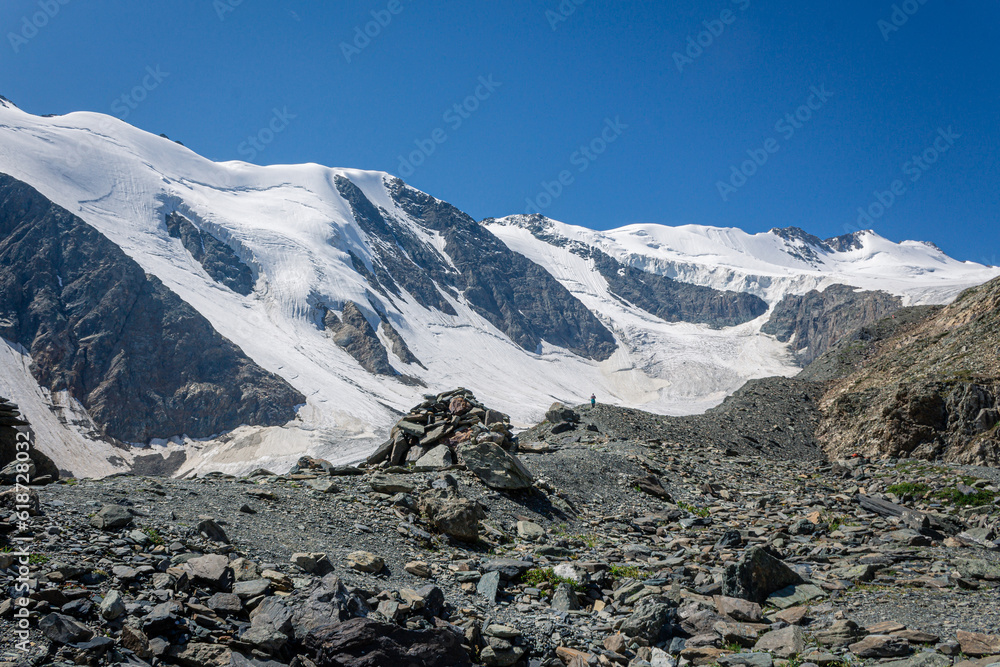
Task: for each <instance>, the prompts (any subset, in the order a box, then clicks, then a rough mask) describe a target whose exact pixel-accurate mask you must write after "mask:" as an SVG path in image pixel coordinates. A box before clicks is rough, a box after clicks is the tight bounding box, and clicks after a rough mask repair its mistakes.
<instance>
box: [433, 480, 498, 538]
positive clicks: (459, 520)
mask: <svg viewBox="0 0 1000 667" xmlns="http://www.w3.org/2000/svg"><path fill="white" fill-rule="evenodd" d="M420 513H421V514H423V515H424V516H425V517H426V518H427V521H428V522H429V523H430V525H431V526H432V527H433V528H434V529H435V530H437V531H439V532H442V533H444V534H445V535H449V536H451V537H454V538H455V539H458V540H462V541H463V542H475V541H477V540H478V539H479V519H480V518H481V517H482V515H483V511H482V509H481V508H480V507H479V504H478V503H476V502H475V501H472V500H469V499H468V498H461V497H459V496H450V495H448V494H447V493H445V492H435V491H430V492H427V493H425V494H424V495H423V496H421V498H420Z"/></svg>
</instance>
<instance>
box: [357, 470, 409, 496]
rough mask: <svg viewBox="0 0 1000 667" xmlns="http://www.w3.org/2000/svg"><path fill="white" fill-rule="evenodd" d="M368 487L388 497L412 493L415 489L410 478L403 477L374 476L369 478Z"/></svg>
mask: <svg viewBox="0 0 1000 667" xmlns="http://www.w3.org/2000/svg"><path fill="white" fill-rule="evenodd" d="M369 485H370V486H371V487H372V490H373V491H376V492H378V493H385V494H388V495H395V494H397V493H413V491H414V490H415V489H416V488H417V485H416V483H415V482H414V480H413V479H412V478H410V477H405V476H403V475H375V476H373V477H372V478H371V481H370V482H369Z"/></svg>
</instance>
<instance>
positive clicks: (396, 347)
mask: <svg viewBox="0 0 1000 667" xmlns="http://www.w3.org/2000/svg"><path fill="white" fill-rule="evenodd" d="M381 329H382V334H383V335H384V336H385V337H386V338H388V339H389V342H390V343H392V353H393V354H395V355H396V356H397V357H399V360H400V361H402V362H403V363H404V364H416V365H417V366H420V367H421V368H423V369H426V368H427V367H426V366H424V365H423V364H422V363H420V360H419V359H417V357H416V356H415V355H414V354H413V352H410V346H409V345H407V344H406V341H405V340H403V337H402V336H400V335H399V332H398V331H396V328H395V327H394V326H392V325H391V324H389V320H382V325H381Z"/></svg>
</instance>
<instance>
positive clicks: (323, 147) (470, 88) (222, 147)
mask: <svg viewBox="0 0 1000 667" xmlns="http://www.w3.org/2000/svg"><path fill="white" fill-rule="evenodd" d="M894 5H895V6H894ZM373 12H374V13H373ZM40 13H41V14H40ZM373 22H374V23H373ZM880 22H881V23H880ZM0 26H2V28H3V43H2V44H0V94H3V95H5V96H6V97H9V98H10V99H11V100H13V101H14V102H15V103H17V104H18V105H19V106H20V107H21V108H23V109H25V110H26V111H30V112H32V113H65V112H69V111H74V110H91V111H98V112H103V113H108V114H111V115H116V116H118V117H125V119H126V120H127V121H128V122H130V123H132V124H134V125H137V126H138V127H141V128H143V129H146V130H149V131H151V132H154V133H157V134H159V133H166V134H167V135H169V136H170V137H171V138H172V139H177V140H180V141H182V142H183V143H184V144H185V145H187V146H189V147H191V148H192V149H194V150H195V151H197V152H199V153H201V154H203V155H205V156H207V157H209V158H211V159H215V160H231V159H247V160H250V161H252V162H255V163H258V164H272V163H293V162H318V163H322V164H327V165H331V166H339V167H357V168H364V169H379V170H385V171H389V172H392V173H396V174H400V175H404V176H405V180H407V181H408V182H409V183H411V184H413V185H414V186H415V187H418V188H420V189H422V190H425V191H427V192H429V193H431V194H433V195H435V196H437V197H440V198H442V199H445V200H447V201H450V202H451V203H453V204H455V205H456V206H458V207H459V208H461V209H463V210H465V211H467V212H468V213H470V214H471V215H473V216H474V217H476V218H477V219H481V218H484V217H487V216H500V215H506V214H511V213H521V212H524V211H525V210H527V209H529V208H530V207H534V208H537V210H541V211H542V212H543V213H545V214H546V215H548V216H550V217H553V218H556V219H559V220H563V221H565V222H569V223H573V224H579V225H584V226H587V227H592V228H596V229H606V228H611V227H617V226H620V225H624V224H630V223H636V222H658V223H664V224H686V223H697V224H714V225H720V226H737V227H742V228H744V229H746V230H748V231H751V232H758V231H766V230H767V229H769V228H771V227H774V226H782V227H784V226H790V225H797V226H801V227H803V228H805V229H806V230H808V231H810V232H812V233H815V234H817V235H819V236H823V237H827V236H833V235H837V234H842V233H845V232H846V231H851V230H854V229H857V228H860V227H873V228H874V229H875V230H876V231H878V232H879V233H880V234H882V235H884V236H887V237H889V238H891V239H894V240H902V239H906V238H913V239H920V240H931V241H934V242H936V243H937V244H938V245H940V246H941V247H942V248H944V249H945V250H946V251H947V252H949V253H950V254H952V255H954V256H956V257H958V258H961V259H971V260H975V261H982V262H988V263H992V264H1000V225H998V224H997V222H998V215H997V211H998V210H1000V187H998V183H1000V160H998V156H1000V122H998V120H1000V75H998V73H997V63H1000V5H998V4H997V3H996V2H995V0H969V1H967V2H961V3H948V2H945V1H944V0H923V1H921V0H906V2H896V3H893V2H891V1H887V2H881V1H879V0H845V1H843V2H838V3H803V2H788V1H785V2H780V1H779V2H771V3H764V2H762V1H761V0H713V1H701V0H686V1H680V2H676V1H675V2H651V1H647V2H644V1H633V2H598V1H597V0H562V2H560V0H518V1H517V2H515V1H514V0H490V1H489V2H484V1H479V2H468V0H466V1H464V2H460V1H458V0H454V1H452V0H447V1H446V0H422V1H420V2H416V1H412V2H410V1H407V0H391V1H390V0H373V1H369V0H363V1H353V2H349V3H341V2H338V3H331V2H319V1H314V2H307V1H305V0H285V1H281V2H279V1H278V0H242V1H241V0H181V1H179V2H169V3H155V2H151V1H149V0H141V1H136V0H130V1H124V0H122V1H119V0H90V1H86V2H85V1H84V0H5V2H4V3H3V4H2V5H0ZM366 31H367V32H368V33H369V35H365V34H364V33H365V32H366ZM456 105H458V107H457V108H456ZM810 107H811V108H810ZM276 116H279V117H281V119H280V120H276ZM269 127H274V128H281V131H280V132H278V133H276V134H272V133H270V132H269V131H268V128H269ZM262 130H263V132H262ZM251 137H252V138H253V140H251ZM264 140H268V141H264ZM914 157H916V158H917V160H916V161H915V160H914ZM734 170H735V173H734ZM560 181H561V182H560ZM859 209H862V210H864V211H865V212H866V213H867V214H868V215H869V216H871V217H870V218H863V217H861V214H860V213H859ZM533 210H534V209H533Z"/></svg>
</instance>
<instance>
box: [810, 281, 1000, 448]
mask: <svg viewBox="0 0 1000 667" xmlns="http://www.w3.org/2000/svg"><path fill="white" fill-rule="evenodd" d="M998 350H1000V279H997V280H993V281H991V282H989V283H987V284H985V285H982V286H980V287H976V288H973V289H970V290H968V291H966V292H964V293H963V294H962V295H961V296H959V298H958V299H957V300H956V301H955V302H954V303H952V304H951V305H949V306H947V307H945V308H944V309H942V310H940V311H937V312H931V313H930V314H929V316H928V317H927V318H926V319H924V320H923V321H921V322H919V323H917V324H915V325H909V326H906V327H903V328H902V330H901V331H900V333H898V334H896V335H895V336H893V337H891V338H888V339H887V340H884V341H881V342H880V343H879V344H878V347H877V349H876V351H875V352H874V353H873V354H871V355H869V357H868V358H867V359H865V361H864V363H863V365H862V366H861V368H860V369H859V370H857V371H855V372H854V373H852V374H850V375H848V376H847V377H845V378H843V379H841V380H839V381H837V382H836V383H835V385H834V386H833V388H832V389H831V390H830V391H829V392H828V393H827V394H826V396H824V398H823V407H824V411H825V413H826V417H825V418H824V420H823V423H822V424H821V426H820V429H819V432H818V437H819V439H820V440H821V442H822V443H823V445H824V446H825V448H826V449H827V450H828V451H829V452H831V453H832V454H834V455H838V456H849V455H851V454H853V453H861V454H864V455H867V456H872V457H890V456H914V457H918V458H925V459H935V458H943V459H945V460H947V461H953V462H957V463H968V464H977V465H990V466H995V465H998V464H1000V435H998V430H997V429H998V425H1000V353H998Z"/></svg>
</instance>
